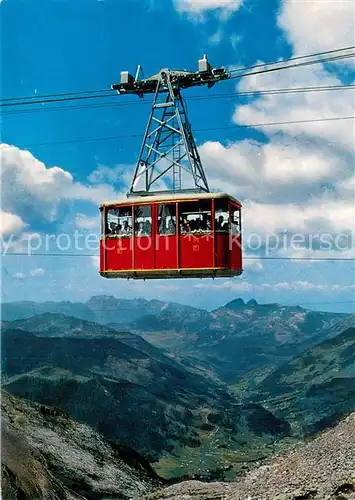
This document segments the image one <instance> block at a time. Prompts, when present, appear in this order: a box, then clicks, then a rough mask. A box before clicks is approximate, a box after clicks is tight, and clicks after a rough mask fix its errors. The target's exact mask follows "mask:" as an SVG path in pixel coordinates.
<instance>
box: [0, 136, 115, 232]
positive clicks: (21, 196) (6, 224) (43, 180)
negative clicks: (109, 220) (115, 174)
mask: <svg viewBox="0 0 355 500" xmlns="http://www.w3.org/2000/svg"><path fill="white" fill-rule="evenodd" d="M0 163H1V172H0V185H1V190H2V200H1V203H2V209H3V215H2V217H1V223H2V224H1V226H2V231H4V230H6V231H7V232H10V231H11V232H15V231H19V230H20V229H22V228H24V226H25V224H28V225H31V229H32V230H33V229H35V227H36V225H38V224H43V223H47V224H48V223H49V224H60V222H62V220H61V216H62V215H63V214H62V213H61V209H62V207H63V205H65V206H66V207H67V208H68V204H69V206H70V205H71V204H73V203H74V202H77V201H81V202H82V201H84V202H89V203H91V204H94V205H96V206H97V205H98V204H99V203H100V202H103V201H106V200H108V199H115V198H116V197H117V193H116V191H115V190H114V188H113V187H112V186H111V185H109V184H95V185H92V184H90V183H89V182H88V184H87V185H84V184H82V183H80V182H76V181H75V180H74V178H73V176H72V175H71V174H70V173H69V172H68V171H66V170H64V169H63V168H60V167H47V166H46V165H45V164H44V163H43V162H41V161H40V160H38V159H37V158H35V157H34V156H33V155H32V154H31V153H30V152H29V151H24V150H21V149H19V148H17V147H15V146H9V145H7V144H0Z"/></svg>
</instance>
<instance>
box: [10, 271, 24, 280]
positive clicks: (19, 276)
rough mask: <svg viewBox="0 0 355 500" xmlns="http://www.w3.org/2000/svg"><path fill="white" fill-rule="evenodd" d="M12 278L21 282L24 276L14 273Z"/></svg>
mask: <svg viewBox="0 0 355 500" xmlns="http://www.w3.org/2000/svg"><path fill="white" fill-rule="evenodd" d="M12 277H13V278H15V279H17V280H23V279H24V278H25V277H26V276H25V275H24V274H23V273H15V274H14V275H13V276H12Z"/></svg>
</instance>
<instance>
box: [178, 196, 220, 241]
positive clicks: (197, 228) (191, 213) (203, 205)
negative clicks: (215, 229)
mask: <svg viewBox="0 0 355 500" xmlns="http://www.w3.org/2000/svg"><path fill="white" fill-rule="evenodd" d="M211 205H212V203H211V200H198V201H195V202H189V203H187V202H186V203H180V209H179V210H180V231H181V234H188V233H209V232H211V228H212V225H211Z"/></svg>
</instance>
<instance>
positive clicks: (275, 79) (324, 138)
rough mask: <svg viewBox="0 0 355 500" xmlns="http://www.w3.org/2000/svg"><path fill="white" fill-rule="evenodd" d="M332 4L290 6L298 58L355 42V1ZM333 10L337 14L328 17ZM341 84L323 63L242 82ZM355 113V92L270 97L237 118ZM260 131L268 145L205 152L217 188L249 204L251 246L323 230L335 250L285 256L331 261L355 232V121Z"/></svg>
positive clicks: (252, 86) (244, 86) (247, 85)
mask: <svg viewBox="0 0 355 500" xmlns="http://www.w3.org/2000/svg"><path fill="white" fill-rule="evenodd" d="M350 4H351V5H350ZM324 5H325V2H323V1H314V2H311V1H307V2H300V1H298V0H297V1H296V0H295V1H288V0H285V1H284V2H283V3H282V6H281V9H280V12H279V18H278V23H279V25H280V26H282V28H283V29H284V31H285V34H286V35H287V37H288V39H289V41H290V42H291V44H293V47H294V52H295V53H299V52H300V51H302V50H303V52H304V53H310V52H312V51H316V50H318V49H319V50H327V49H328V48H329V49H333V48H337V47H343V46H346V45H354V43H353V42H354V33H355V32H354V26H353V23H354V16H353V10H354V3H353V2H341V1H338V2H326V8H325V7H324ZM328 9H329V12H330V15H329V14H328V13H326V12H327V10H328ZM331 13H333V14H334V23H335V32H336V39H335V38H334V37H333V34H332V35H331V37H330V38H331V39H332V40H331V42H329V40H328V38H329V33H330V32H333V20H332V14H331ZM347 17H348V21H346V18H347ZM344 20H345V22H344V23H343V21H344ZM343 24H344V25H346V28H344V25H343ZM327 37H328V38H327ZM350 38H351V39H350ZM325 39H327V40H326V41H325ZM328 42H329V43H328ZM337 67H339V68H341V66H337ZM341 84H342V81H341V79H340V77H337V76H336V73H335V72H334V71H332V72H329V71H327V70H326V69H325V67H323V66H322V65H320V66H312V67H305V68H302V69H300V68H297V69H288V70H285V71H281V72H272V73H269V74H261V75H255V76H250V77H246V78H243V79H242V80H241V81H240V82H239V84H238V90H241V91H255V90H263V89H275V88H286V89H288V88H295V87H303V86H307V87H309V86H329V85H341ZM353 109H354V91H353V90H341V91H331V92H309V93H308V92H307V93H297V94H296V93H294V94H291V93H289V94H282V95H270V94H269V95H263V96H259V97H255V98H254V99H253V100H252V101H251V102H249V103H248V104H246V105H242V106H240V105H239V106H238V107H237V108H236V110H235V113H234V116H233V119H234V121H235V122H236V123H238V124H241V125H248V126H252V125H253V124H258V123H270V122H286V121H303V120H317V119H319V118H321V119H322V118H337V117H342V116H351V117H353V116H354V112H353ZM257 130H258V131H262V132H263V133H264V135H265V139H266V141H265V140H264V141H260V142H258V141H256V140H243V141H240V142H236V143H233V142H230V143H228V144H226V145H222V144H221V143H219V142H206V143H205V144H203V145H202V146H201V147H200V152H201V157H202V159H203V162H204V165H205V166H206V170H207V175H208V177H209V179H210V185H211V186H213V188H214V189H217V190H221V191H225V192H228V193H231V194H234V195H235V196H236V197H237V198H239V199H241V200H242V202H243V207H244V210H243V222H244V242H245V241H246V240H247V238H248V236H250V234H251V233H253V232H256V233H257V234H259V235H260V237H261V240H262V243H265V239H266V237H267V235H272V234H273V233H279V234H280V233H282V232H288V233H289V235H291V236H292V234H295V233H297V234H300V235H304V236H312V235H313V236H315V238H317V233H318V238H319V233H330V234H329V235H328V234H327V236H333V240H332V246H331V247H329V248H328V249H327V250H324V248H323V249H322V250H320V249H319V248H317V243H316V245H314V246H313V248H306V247H305V248H299V249H292V248H290V247H288V246H287V248H285V247H280V248H279V249H278V252H279V253H280V254H284V253H285V252H286V254H287V255H295V256H299V255H300V252H302V251H303V252H306V251H307V252H311V253H312V254H313V255H315V253H317V252H319V251H322V252H323V253H322V255H323V256H325V255H326V257H330V255H329V253H330V252H332V251H333V250H334V248H337V244H336V237H337V236H339V233H346V234H348V235H349V234H352V235H353V237H354V234H355V231H354V229H355V227H354V208H355V206H354V136H355V125H354V121H353V120H344V121H341V120H339V121H323V122H317V123H315V122H313V123H297V124H288V125H285V124H284V125H283V124H280V125H277V126H264V127H258V128H257ZM318 244H319V241H318ZM349 248H351V247H349V246H348V247H347V248H345V249H340V248H338V250H339V254H338V255H341V256H344V257H345V255H346V254H347V253H348V252H349ZM249 250H250V249H249ZM243 286H245V285H243Z"/></svg>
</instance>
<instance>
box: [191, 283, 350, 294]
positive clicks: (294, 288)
mask: <svg viewBox="0 0 355 500" xmlns="http://www.w3.org/2000/svg"><path fill="white" fill-rule="evenodd" d="M194 288H197V289H208V290H213V291H226V290H232V291H237V292H257V291H263V292H264V291H272V292H284V291H288V292H347V291H352V290H355V285H338V284H324V283H313V282H310V281H301V280H298V281H281V282H278V283H260V284H255V285H253V284H251V283H248V282H246V281H232V280H229V281H225V282H222V283H217V284H207V283H197V284H196V285H194Z"/></svg>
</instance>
